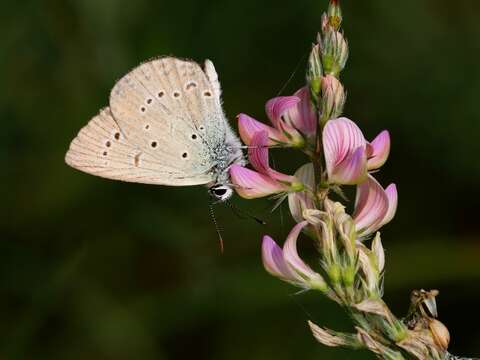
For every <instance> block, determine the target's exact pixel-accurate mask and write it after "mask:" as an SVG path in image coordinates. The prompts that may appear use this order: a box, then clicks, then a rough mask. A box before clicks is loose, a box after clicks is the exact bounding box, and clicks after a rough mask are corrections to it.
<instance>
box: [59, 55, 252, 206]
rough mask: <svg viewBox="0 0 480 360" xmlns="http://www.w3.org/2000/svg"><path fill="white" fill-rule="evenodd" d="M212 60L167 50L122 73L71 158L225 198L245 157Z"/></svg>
mask: <svg viewBox="0 0 480 360" xmlns="http://www.w3.org/2000/svg"><path fill="white" fill-rule="evenodd" d="M220 96H221V89H220V83H219V81H218V76H217V73H216V71H215V68H214V66H213V64H212V62H211V61H209V60H206V61H205V65H204V68H203V69H202V68H201V67H200V65H198V64H197V63H196V62H194V61H190V60H181V59H177V58H173V57H163V58H158V59H154V60H151V61H147V62H145V63H143V64H141V65H139V66H138V67H136V68H135V69H133V70H132V71H131V72H129V73H128V74H127V75H125V76H124V77H123V78H121V79H120V80H119V81H118V82H117V83H116V84H115V86H114V87H113V89H112V91H111V93H110V106H109V107H106V108H104V109H102V110H100V113H99V114H98V115H97V116H95V117H94V118H93V119H91V120H90V122H89V123H88V124H87V125H86V126H85V127H84V128H82V129H81V130H80V132H79V133H78V135H77V137H76V138H75V139H74V140H73V141H72V142H71V144H70V149H69V150H68V152H67V154H66V156H65V161H66V163H67V164H68V165H70V166H72V167H74V168H76V169H78V170H81V171H84V172H86V173H89V174H93V175H97V176H101V177H105V178H109V179H115V180H122V181H129V182H138V183H146V184H158V185H171V186H187V185H207V186H208V187H209V189H210V193H211V194H212V196H213V197H215V198H216V199H218V200H226V199H228V198H229V197H230V196H231V195H232V193H233V190H232V187H231V185H230V182H229V175H228V169H229V167H230V166H231V165H232V164H242V165H243V164H245V160H244V156H243V153H242V150H241V144H240V141H239V140H238V138H237V136H236V135H235V134H234V132H233V131H232V129H231V127H230V125H229V123H228V120H227V118H226V117H225V115H224V112H223V110H222V104H221V100H220Z"/></svg>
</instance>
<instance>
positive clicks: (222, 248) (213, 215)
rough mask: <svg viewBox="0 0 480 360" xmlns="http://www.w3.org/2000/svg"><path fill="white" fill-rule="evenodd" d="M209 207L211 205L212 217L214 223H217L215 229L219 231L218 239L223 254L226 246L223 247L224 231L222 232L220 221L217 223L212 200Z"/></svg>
mask: <svg viewBox="0 0 480 360" xmlns="http://www.w3.org/2000/svg"><path fill="white" fill-rule="evenodd" d="M208 207H209V209H210V217H211V218H212V220H213V224H214V225H215V230H216V231H217V235H218V241H219V243H220V252H221V253H222V254H223V250H224V247H223V237H222V233H221V230H220V227H219V226H218V223H217V218H216V217H215V212H214V211H213V204H212V202H209V204H208Z"/></svg>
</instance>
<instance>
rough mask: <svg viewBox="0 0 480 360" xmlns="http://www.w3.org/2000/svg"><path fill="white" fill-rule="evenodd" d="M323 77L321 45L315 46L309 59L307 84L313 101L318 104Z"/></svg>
mask: <svg viewBox="0 0 480 360" xmlns="http://www.w3.org/2000/svg"><path fill="white" fill-rule="evenodd" d="M322 76H323V68H322V60H321V53H320V45H318V44H315V45H313V47H312V51H311V52H310V56H309V58H308V71H307V82H308V85H309V87H310V93H311V94H312V98H313V100H314V101H315V102H316V103H318V98H319V97H320V90H321V82H322Z"/></svg>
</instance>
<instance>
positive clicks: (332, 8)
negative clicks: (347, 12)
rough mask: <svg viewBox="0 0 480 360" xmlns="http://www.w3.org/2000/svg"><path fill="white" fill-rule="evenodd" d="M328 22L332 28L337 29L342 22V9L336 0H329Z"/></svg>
mask: <svg viewBox="0 0 480 360" xmlns="http://www.w3.org/2000/svg"><path fill="white" fill-rule="evenodd" d="M327 16H328V23H329V24H330V26H331V27H332V28H334V29H335V30H338V29H339V28H340V25H341V24H342V20H343V17H342V9H341V8H340V4H339V1H338V0H330V5H329V6H328V11H327Z"/></svg>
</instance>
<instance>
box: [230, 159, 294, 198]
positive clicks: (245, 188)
mask: <svg viewBox="0 0 480 360" xmlns="http://www.w3.org/2000/svg"><path fill="white" fill-rule="evenodd" d="M230 178H231V180H232V182H233V184H234V185H235V190H236V191H237V193H238V194H239V195H240V196H241V197H243V198H245V199H254V198H259V197H264V196H269V195H273V194H278V193H281V192H285V191H288V186H286V185H283V184H282V183H280V182H278V181H276V180H274V179H272V178H270V177H269V176H266V175H263V174H260V173H258V172H256V171H253V170H250V169H247V168H245V167H243V166H240V165H232V166H231V167H230Z"/></svg>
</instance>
